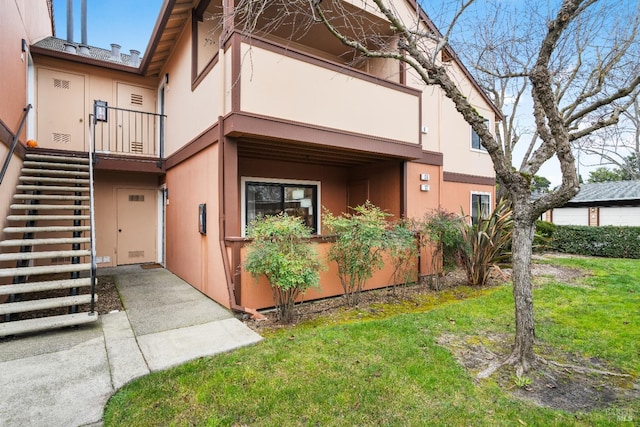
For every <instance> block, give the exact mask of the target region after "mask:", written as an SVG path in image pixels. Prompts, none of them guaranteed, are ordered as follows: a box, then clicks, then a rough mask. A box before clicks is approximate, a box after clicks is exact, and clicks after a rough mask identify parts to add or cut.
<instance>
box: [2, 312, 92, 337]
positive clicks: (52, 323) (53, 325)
mask: <svg viewBox="0 0 640 427" xmlns="http://www.w3.org/2000/svg"><path fill="white" fill-rule="evenodd" d="M96 320H98V314H97V313H75V314H65V315H62V316H50V317H41V318H38V319H28V320H18V321H14V322H4V323H0V337H6V336H9V335H19V334H26V333H29V332H39V331H44V330H49V329H57V328H64V327H66V326H75V325H82V324H85V323H91V322H95V321H96Z"/></svg>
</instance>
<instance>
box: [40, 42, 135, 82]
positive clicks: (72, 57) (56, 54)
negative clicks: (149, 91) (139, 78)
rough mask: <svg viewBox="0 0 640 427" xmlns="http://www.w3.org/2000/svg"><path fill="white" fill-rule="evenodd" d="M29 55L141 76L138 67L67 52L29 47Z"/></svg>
mask: <svg viewBox="0 0 640 427" xmlns="http://www.w3.org/2000/svg"><path fill="white" fill-rule="evenodd" d="M29 50H30V52H31V53H35V54H38V55H42V56H48V57H51V58H58V59H64V60H65V61H72V62H77V63H80V64H87V65H94V66H96V67H100V68H108V69H111V70H117V71H124V72H126V73H131V74H138V75H141V74H142V70H141V69H140V67H131V66H129V65H124V64H118V63H114V62H109V61H103V60H100V59H95V58H90V57H87V56H82V55H78V54H73V53H68V52H60V51H57V50H51V49H46V48H43V47H39V46H33V45H32V46H31V47H30V48H29Z"/></svg>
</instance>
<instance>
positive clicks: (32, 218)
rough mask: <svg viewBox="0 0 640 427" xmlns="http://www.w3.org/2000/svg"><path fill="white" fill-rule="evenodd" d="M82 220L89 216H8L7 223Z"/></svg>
mask: <svg viewBox="0 0 640 427" xmlns="http://www.w3.org/2000/svg"><path fill="white" fill-rule="evenodd" d="M76 219H77V220H84V219H89V215H9V216H8V217H7V220H8V221H57V220H76Z"/></svg>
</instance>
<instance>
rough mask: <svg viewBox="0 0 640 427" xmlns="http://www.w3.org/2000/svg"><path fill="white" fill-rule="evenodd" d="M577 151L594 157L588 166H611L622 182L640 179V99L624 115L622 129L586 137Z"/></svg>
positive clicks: (578, 145)
mask: <svg viewBox="0 0 640 427" xmlns="http://www.w3.org/2000/svg"><path fill="white" fill-rule="evenodd" d="M577 149H578V150H580V151H581V152H583V153H586V154H587V155H590V156H589V157H588V158H590V159H592V160H591V161H587V162H586V164H585V165H586V166H595V165H598V166H600V168H602V169H605V170H606V168H605V167H606V166H608V167H611V168H613V171H612V173H615V174H617V179H618V180H629V179H636V180H640V100H639V99H638V98H637V97H636V98H635V99H634V100H633V104H632V105H631V108H629V109H628V110H626V111H623V112H622V114H621V120H620V124H619V125H618V126H615V127H611V128H605V129H602V130H601V131H599V132H595V133H594V134H592V135H588V136H587V137H585V138H582V139H581V140H580V141H578V144H577ZM600 168H598V169H600Z"/></svg>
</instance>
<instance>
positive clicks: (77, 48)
mask: <svg viewBox="0 0 640 427" xmlns="http://www.w3.org/2000/svg"><path fill="white" fill-rule="evenodd" d="M68 45H70V46H69V48H68ZM116 46H117V45H116ZM31 47H32V51H33V52H35V53H41V54H48V55H51V56H57V57H63V58H65V59H71V60H76V61H79V62H87V63H92V64H94V65H98V64H100V65H102V66H107V67H109V66H111V67H110V68H114V67H117V68H121V69H125V70H128V71H137V70H138V68H139V66H140V61H141V58H140V57H139V54H140V52H138V51H131V53H132V55H129V54H126V53H120V52H117V53H116V55H114V52H113V51H112V50H109V49H102V48H99V47H95V46H84V45H81V44H77V43H68V42H67V41H66V40H64V39H59V38H57V37H46V38H44V39H42V40H40V41H38V42H37V43H34V44H33V45H32V46H31ZM119 49H120V47H119V46H117V50H118V51H119ZM134 54H137V55H134ZM135 56H138V58H137V61H136V58H135Z"/></svg>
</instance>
